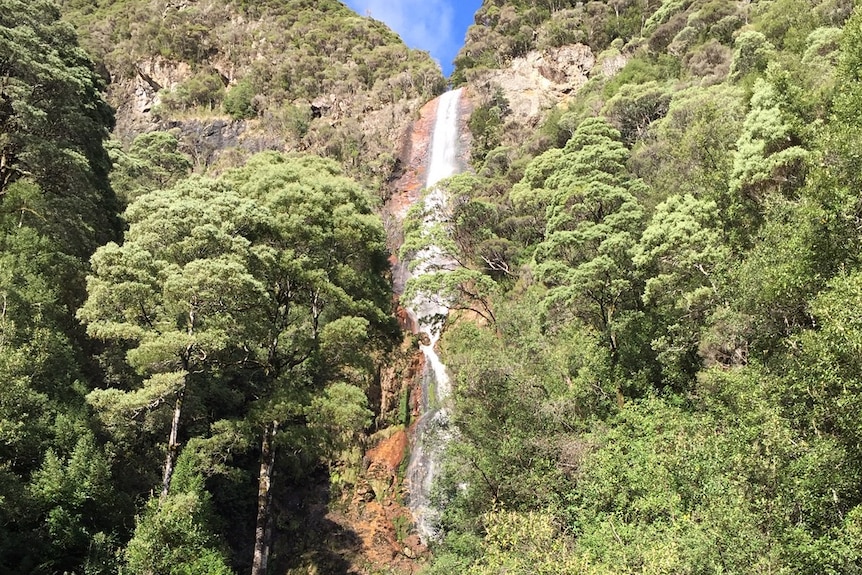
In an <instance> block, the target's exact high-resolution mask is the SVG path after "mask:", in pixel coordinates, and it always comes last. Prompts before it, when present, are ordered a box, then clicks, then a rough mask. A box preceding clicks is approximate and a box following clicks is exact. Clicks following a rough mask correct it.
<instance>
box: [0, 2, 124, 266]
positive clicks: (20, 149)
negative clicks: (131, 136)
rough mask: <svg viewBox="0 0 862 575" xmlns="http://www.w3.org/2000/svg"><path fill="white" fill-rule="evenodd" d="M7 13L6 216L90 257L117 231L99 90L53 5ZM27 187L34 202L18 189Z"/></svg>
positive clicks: (1, 166) (1, 117)
mask: <svg viewBox="0 0 862 575" xmlns="http://www.w3.org/2000/svg"><path fill="white" fill-rule="evenodd" d="M0 13H2V15H0V29H2V30H4V34H3V35H2V37H0V54H4V57H2V59H0V76H2V77H3V78H4V80H3V84H2V87H0V217H2V216H4V215H8V214H16V218H15V223H16V224H18V223H26V224H27V225H30V226H32V227H34V228H36V229H38V230H40V231H42V232H44V233H46V234H47V235H49V236H50V237H52V238H53V239H55V240H56V241H57V242H58V244H59V245H62V246H63V247H64V250H65V251H67V252H68V253H72V254H75V255H77V256H79V257H87V256H89V254H90V253H91V251H92V250H93V249H94V248H95V247H96V246H97V245H100V244H102V243H104V242H106V241H108V240H109V239H113V237H114V236H115V234H116V231H117V229H118V221H117V219H116V211H117V205H116V200H115V197H114V194H113V192H112V191H111V189H110V187H109V185H108V178H107V175H108V170H109V169H110V163H109V160H108V156H107V154H106V153H105V149H104V147H103V145H102V142H103V141H104V140H105V139H106V138H107V135H108V130H109V129H110V128H111V127H113V116H112V113H111V110H110V108H109V107H108V105H107V104H106V103H105V101H104V99H103V98H102V95H101V90H102V87H103V86H102V82H101V80H100V79H99V77H98V76H97V75H96V74H95V72H94V71H93V64H92V63H91V62H90V60H89V58H88V57H87V55H86V53H85V52H84V51H83V49H81V48H80V47H79V46H78V44H77V40H76V39H75V35H74V33H73V32H72V29H71V28H70V27H69V26H68V24H66V23H64V22H61V21H60V20H59V18H60V14H59V11H58V9H57V7H56V6H55V5H54V4H53V3H52V2H50V1H48V0H38V1H36V2H25V1H22V0H3V2H2V4H0ZM22 181H27V182H30V183H31V184H32V185H35V186H36V187H37V188H38V192H37V195H36V196H35V197H28V196H26V195H24V194H22V192H24V191H25V190H26V189H27V188H22V187H20V186H19V187H17V188H16V187H14V184H16V182H22ZM4 219H5V218H4Z"/></svg>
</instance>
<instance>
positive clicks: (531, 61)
mask: <svg viewBox="0 0 862 575" xmlns="http://www.w3.org/2000/svg"><path fill="white" fill-rule="evenodd" d="M595 63H596V57H595V55H593V51H592V50H591V49H590V47H589V46H586V45H584V44H573V45H571V46H563V47H560V48H550V49H548V50H544V51H532V52H529V53H527V55H526V56H523V57H520V58H515V59H513V60H512V62H511V63H510V64H509V65H508V66H507V67H505V68H501V69H498V70H481V71H477V72H475V73H474V74H473V75H472V78H471V80H470V83H471V84H473V85H476V86H477V87H479V89H481V90H482V91H491V90H493V89H497V88H499V89H500V90H502V92H503V94H504V95H505V96H506V99H507V100H508V102H509V107H510V109H511V111H512V116H513V119H516V120H518V121H520V122H526V123H530V122H535V120H536V119H537V118H539V117H540V116H541V115H542V113H543V112H544V111H546V110H547V109H548V108H549V107H551V106H556V105H559V104H561V103H564V102H566V101H567V100H568V98H569V97H570V96H571V95H572V94H574V93H575V92H577V90H578V88H580V87H581V86H583V85H584V84H586V83H587V80H588V79H589V75H590V73H591V72H592V70H593V67H594V66H595Z"/></svg>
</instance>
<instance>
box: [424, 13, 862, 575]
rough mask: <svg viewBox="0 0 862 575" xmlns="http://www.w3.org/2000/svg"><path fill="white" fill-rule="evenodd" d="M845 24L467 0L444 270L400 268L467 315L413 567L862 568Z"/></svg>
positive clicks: (803, 17)
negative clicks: (466, 164) (433, 506)
mask: <svg viewBox="0 0 862 575" xmlns="http://www.w3.org/2000/svg"><path fill="white" fill-rule="evenodd" d="M851 14H852V15H851ZM860 30H862V13H860V12H859V10H858V9H857V10H856V11H855V12H853V4H852V3H850V2H842V1H831V0H828V1H824V2H807V1H796V0H776V1H774V2H758V3H747V2H734V1H726V0H712V1H708V2H699V1H676V0H669V1H665V2H613V3H612V2H606V3H605V2H589V3H574V2H572V3H568V2H547V3H538V2H497V1H488V2H485V3H484V5H483V7H482V8H481V9H480V11H479V13H478V14H477V17H476V24H475V26H473V27H472V28H471V29H470V31H469V32H468V35H467V40H466V44H465V47H464V49H463V50H462V52H461V54H460V56H459V58H458V60H457V63H456V64H457V70H456V74H455V79H456V80H457V81H459V82H463V83H464V85H465V86H466V87H467V88H468V89H469V90H471V91H472V93H473V94H474V98H475V100H476V101H475V102H474V103H475V104H476V105H477V107H476V110H475V111H474V113H473V115H472V117H471V119H470V122H469V125H470V129H471V131H472V136H473V142H474V146H473V158H472V160H473V167H474V170H475V173H473V174H467V175H462V176H457V177H455V178H453V179H452V180H451V181H449V182H448V184H446V186H447V189H448V191H449V194H450V196H451V198H450V202H451V206H452V208H451V213H449V214H448V220H447V223H446V224H445V226H444V228H445V230H446V233H447V237H448V238H449V242H448V243H444V244H442V245H444V246H445V249H446V250H447V254H446V255H447V256H450V257H451V259H452V261H457V262H458V264H459V268H458V269H457V273H455V274H451V275H448V276H446V275H445V274H441V275H440V277H436V278H434V277H431V278H429V277H424V278H422V279H421V280H420V281H415V282H414V284H413V285H412V286H410V285H408V290H421V289H424V288H427V286H444V289H445V290H446V293H447V294H449V295H450V296H452V297H455V298H456V299H455V303H454V304H453V305H452V308H453V309H455V310H462V311H461V312H460V313H456V314H455V315H454V317H453V318H451V319H450V322H449V327H448V329H447V331H446V334H445V335H444V337H443V342H442V352H443V353H442V354H441V355H442V356H443V359H444V361H445V362H446V363H447V365H448V366H449V368H450V370H451V372H452V381H453V389H454V395H455V401H454V408H453V410H454V414H453V416H452V420H453V422H454V424H455V425H456V426H457V430H458V431H457V440H456V441H454V442H453V443H452V445H451V446H450V448H449V453H448V457H447V460H446V462H445V463H446V465H447V469H448V472H447V473H448V476H447V477H445V478H443V479H442V480H440V481H439V482H438V484H437V487H436V497H437V503H438V506H439V507H440V508H441V509H442V510H443V517H442V519H441V520H440V525H439V528H440V529H441V531H442V533H443V534H444V535H443V537H442V539H441V540H440V541H439V542H438V544H437V545H436V546H434V552H435V560H434V562H433V564H432V565H431V566H430V567H429V569H428V570H427V572H428V573H453V572H458V573H469V574H480V573H481V574H490V573H503V572H505V573H591V574H592V573H595V574H599V573H766V572H771V573H811V574H814V573H823V572H834V573H859V572H860V571H862V547H860V545H859V537H858V534H859V529H860V523H859V517H860V510H862V506H860V504H862V498H860V494H862V482H860V477H859V475H858V472H857V470H858V468H859V461H860V458H862V452H860V451H859V442H858V431H859V429H858V426H857V425H856V423H855V420H856V418H855V415H853V414H855V412H856V409H857V407H858V401H859V397H860V395H859V393H860V390H859V388H858V381H859V379H858V377H859V369H860V365H859V362H858V358H856V351H855V350H856V343H855V342H856V338H857V337H858V330H857V328H858V309H859V306H860V303H862V301H860V299H859V292H858V285H859V279H860V276H859V270H860V267H859V266H860V261H859V257H858V253H859V245H860V244H859V242H860V235H859V229H860V228H859V227H858V222H859V202H858V191H859V186H858V173H857V167H858V161H857V156H858V154H856V152H855V151H854V150H855V149H856V148H857V147H858V134H857V131H858V125H859V121H860V120H859V114H858V109H859V108H858V104H859V99H858V95H859V73H858V70H859V69H860V68H859V66H860V62H859V47H860V45H862V44H860ZM417 215H418V216H421V215H422V214H417ZM417 221H418V220H417ZM417 221H414V222H412V223H411V224H410V225H412V226H414V227H415V226H416V225H417ZM435 233H436V237H440V232H439V231H437V232H435ZM421 247H423V246H422V244H419V245H411V248H416V249H419V248H421Z"/></svg>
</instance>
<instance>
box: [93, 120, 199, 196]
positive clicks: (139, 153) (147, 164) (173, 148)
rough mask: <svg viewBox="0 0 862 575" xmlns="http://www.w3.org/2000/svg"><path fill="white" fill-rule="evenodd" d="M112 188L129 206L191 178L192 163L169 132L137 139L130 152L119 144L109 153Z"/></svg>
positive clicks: (150, 134) (154, 133) (140, 136)
mask: <svg viewBox="0 0 862 575" xmlns="http://www.w3.org/2000/svg"><path fill="white" fill-rule="evenodd" d="M110 154H111V161H112V162H113V164H114V166H113V170H111V185H112V186H113V188H114V190H115V191H116V192H117V195H118V196H119V197H120V198H122V199H123V200H125V201H126V202H127V203H129V202H131V201H133V200H134V199H135V198H137V197H138V196H140V195H141V194H144V193H147V192H151V191H153V190H158V189H164V188H168V187H170V186H172V185H173V184H175V183H177V182H178V181H179V180H181V179H182V178H184V177H186V176H188V175H189V172H190V171H191V167H192V164H191V161H190V160H189V158H188V156H186V155H185V154H183V153H181V152H180V151H179V141H178V140H177V138H176V136H175V135H174V134H172V133H169V132H147V133H144V134H141V135H139V136H137V137H136V138H135V139H134V141H132V144H131V146H129V149H128V150H123V149H121V148H120V147H119V145H118V144H115V145H114V147H113V148H111V149H110Z"/></svg>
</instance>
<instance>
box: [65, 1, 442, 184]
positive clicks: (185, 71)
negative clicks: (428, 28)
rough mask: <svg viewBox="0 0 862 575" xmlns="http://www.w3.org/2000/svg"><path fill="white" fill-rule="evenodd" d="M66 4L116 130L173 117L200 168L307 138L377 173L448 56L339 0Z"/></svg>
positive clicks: (304, 147) (368, 177) (133, 130)
mask: <svg viewBox="0 0 862 575" xmlns="http://www.w3.org/2000/svg"><path fill="white" fill-rule="evenodd" d="M75 4H76V3H71V2H68V3H67V7H66V8H65V12H66V13H65V16H66V18H67V19H69V20H70V21H71V22H73V23H74V24H75V25H76V27H77V28H78V30H79V33H80V34H81V36H82V42H83V44H84V45H85V47H86V48H87V49H88V51H90V53H91V54H92V55H93V56H94V57H95V58H96V60H97V61H98V62H99V65H100V67H101V68H102V69H103V70H104V71H105V75H106V76H107V77H109V78H110V86H109V100H110V102H111V104H112V105H113V106H114V107H115V108H116V110H117V126H116V130H115V135H116V136H117V138H118V139H119V140H120V141H121V142H123V143H125V144H128V143H129V142H131V140H133V139H134V137H135V136H136V135H138V134H141V133H143V132H148V131H152V130H168V129H175V130H176V133H177V134H178V135H179V136H180V139H181V147H182V150H183V151H185V152H187V153H189V154H190V155H191V156H192V157H193V159H194V160H195V163H196V167H197V168H198V170H211V169H215V170H220V169H223V168H226V167H231V166H234V165H238V164H240V163H242V162H243V161H244V159H245V158H246V157H248V156H249V155H250V154H252V153H254V152H257V151H260V150H264V149H275V150H281V151H308V152H312V153H317V154H320V155H323V156H328V157H331V158H334V159H336V160H337V161H339V162H340V163H341V164H342V165H343V166H344V167H345V169H346V170H347V171H348V172H349V173H350V174H351V175H353V176H354V177H357V178H358V179H361V180H363V181H365V182H366V183H369V184H372V185H377V184H379V183H380V182H382V181H383V180H385V178H386V177H387V176H388V175H389V174H390V173H391V170H392V167H393V165H394V161H395V155H396V150H395V146H394V145H393V144H394V143H395V142H397V141H398V138H399V135H400V134H401V133H403V132H404V130H405V128H406V126H407V125H408V124H409V123H410V122H411V121H412V120H413V119H414V114H415V113H416V111H417V110H418V109H419V108H420V107H421V106H422V105H423V104H424V103H425V102H427V101H428V100H429V99H431V98H433V97H434V95H436V94H438V93H440V91H442V89H443V85H444V81H443V77H442V74H441V73H440V70H439V68H438V67H437V66H436V65H435V64H434V62H433V61H432V60H431V58H430V56H428V54H426V53H424V52H419V51H415V50H410V49H408V48H407V47H406V46H405V45H404V44H403V42H401V40H400V39H399V38H398V36H397V35H395V34H394V33H393V32H392V31H390V30H389V29H387V28H386V27H385V26H384V25H383V24H382V23H380V22H378V21H376V20H373V19H371V18H365V17H361V16H358V15H357V14H355V13H354V12H352V11H351V10H349V9H348V8H347V7H346V6H345V5H344V4H343V3H341V2H339V1H338V0H318V1H315V2H311V1H309V0H280V1H278V2H266V1H261V2H238V1H235V0H184V1H182V2H176V1H172V0H139V1H135V2H128V1H124V0H105V1H104V2H100V3H99V6H98V7H89V8H86V9H85V8H76V7H75Z"/></svg>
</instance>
